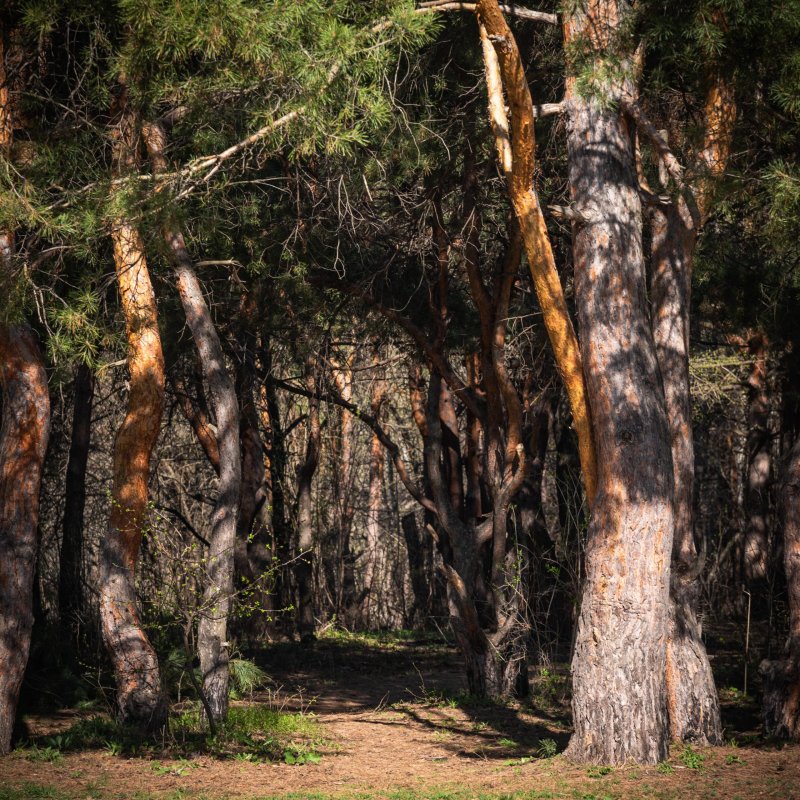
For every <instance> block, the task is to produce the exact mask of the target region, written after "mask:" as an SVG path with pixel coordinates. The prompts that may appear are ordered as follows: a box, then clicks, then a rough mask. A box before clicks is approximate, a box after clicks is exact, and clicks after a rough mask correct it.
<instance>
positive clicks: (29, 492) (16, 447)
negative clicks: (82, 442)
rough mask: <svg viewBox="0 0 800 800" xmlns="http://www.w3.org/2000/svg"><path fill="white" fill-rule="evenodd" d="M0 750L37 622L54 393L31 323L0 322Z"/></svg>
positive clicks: (6, 746)
mask: <svg viewBox="0 0 800 800" xmlns="http://www.w3.org/2000/svg"><path fill="white" fill-rule="evenodd" d="M0 389H2V393H3V405H2V428H0V665H2V666H0V755H5V754H6V753H8V751H9V750H10V748H11V734H12V730H13V727H14V717H15V715H16V710H17V701H18V699H19V691H20V687H21V686H22V679H23V676H24V674H25V665H26V664H27V661H28V652H29V650H30V643H31V629H32V627H33V576H34V572H35V567H36V550H37V529H38V522H39V488H40V485H41V478H42V465H43V463H44V456H45V451H46V450H47V440H48V437H49V434H50V396H49V394H48V388H47V374H46V372H45V369H44V362H43V361H42V356H41V353H40V352H39V346H38V345H37V343H36V339H35V337H34V335H33V332H32V331H31V330H30V328H28V327H27V325H0Z"/></svg>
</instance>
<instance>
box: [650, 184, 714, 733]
mask: <svg viewBox="0 0 800 800" xmlns="http://www.w3.org/2000/svg"><path fill="white" fill-rule="evenodd" d="M695 241H696V227H695V225H694V222H693V220H692V218H691V215H690V214H689V210H688V208H687V207H686V204H685V202H683V200H682V199H681V200H679V201H678V202H677V204H673V205H671V206H669V207H667V208H666V209H663V210H662V209H660V208H659V209H656V210H654V211H653V213H652V279H651V295H652V306H653V315H652V319H653V337H654V340H655V344H656V355H657V357H658V365H659V370H660V372H661V378H662V382H663V386H664V395H665V401H666V408H667V415H668V419H669V427H670V441H671V449H672V467H673V480H674V484H675V488H674V504H673V513H674V523H675V530H674V535H673V544H672V566H671V580H670V611H669V635H668V639H667V664H666V686H667V703H668V710H669V722H670V735H671V737H672V738H673V739H675V740H677V741H692V742H697V743H699V744H703V745H709V744H711V745H718V744H722V742H723V737H722V721H721V719H720V710H719V697H718V695H717V689H716V686H715V684H714V676H713V673H712V672H711V664H710V662H709V660H708V654H707V653H706V648H705V645H704V644H703V639H702V626H701V624H700V621H699V620H698V618H697V614H696V608H697V600H698V596H699V590H700V586H699V582H698V578H699V571H700V569H701V568H702V562H701V561H700V559H699V557H698V553H697V547H696V545H695V536H694V442H693V439H692V408H691V398H690V395H689V309H690V295H691V282H692V265H693V261H694V248H695Z"/></svg>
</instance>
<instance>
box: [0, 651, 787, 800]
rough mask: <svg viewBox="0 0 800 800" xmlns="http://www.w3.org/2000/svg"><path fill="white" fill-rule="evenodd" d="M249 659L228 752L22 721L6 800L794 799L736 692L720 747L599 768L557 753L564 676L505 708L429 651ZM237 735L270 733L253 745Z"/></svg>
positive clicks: (76, 715) (554, 676)
mask: <svg viewBox="0 0 800 800" xmlns="http://www.w3.org/2000/svg"><path fill="white" fill-rule="evenodd" d="M254 658H255V660H256V661H257V662H258V663H259V664H260V665H261V666H262V667H263V668H264V669H265V670H266V671H267V672H268V674H269V675H270V678H271V683H270V684H269V686H268V687H267V688H266V689H265V690H262V691H259V692H256V693H255V694H254V695H253V696H252V697H251V698H249V699H247V700H243V701H239V702H237V703H236V709H237V714H238V717H237V718H238V719H240V720H241V721H243V722H242V725H243V726H244V727H243V728H242V729H241V730H239V733H238V734H236V735H234V734H233V733H232V734H231V735H230V736H229V738H228V740H227V741H228V745H229V747H228V749H227V750H226V751H225V752H222V751H218V752H214V751H213V748H212V750H209V749H208V748H206V749H205V750H202V749H201V750H199V751H193V750H192V742H193V741H194V740H193V739H192V737H191V735H187V734H186V731H187V730H189V727H190V726H188V723H186V721H185V719H184V721H183V722H180V721H179V722H178V723H176V726H173V731H174V730H179V731H183V734H181V735H179V736H178V738H175V737H176V734H175V733H174V732H173V735H172V740H171V741H165V742H163V743H161V744H160V745H158V746H152V745H151V746H148V747H138V746H133V747H130V746H128V745H126V743H125V742H118V741H116V740H115V739H114V737H113V735H109V737H108V738H105V739H104V738H103V734H102V731H103V730H104V728H103V725H106V726H108V725H110V723H109V722H108V721H107V720H106V721H103V720H102V719H100V718H98V712H97V710H95V711H90V710H82V711H79V710H62V711H60V712H57V713H42V714H31V715H28V716H27V717H26V720H25V724H26V727H27V732H26V735H27V743H26V744H25V745H24V746H20V747H18V748H17V749H16V750H15V751H14V752H13V753H12V754H11V755H10V756H8V757H6V758H4V759H0V800H23V798H24V800H28V798H40V799H43V798H46V799H48V800H78V798H80V800H84V798H86V799H92V800H146V799H147V798H163V799H164V800H221V798H230V799H231V800H233V799H234V798H247V799H248V800H255V799H256V798H258V799H259V800H261V799H262V798H264V799H266V798H285V799H286V800H288V798H294V799H295V800H300V799H301V798H308V799H309V800H312V799H313V800H327V798H357V799H359V800H360V799H364V800H366V798H387V800H415V799H419V800H472V799H473V798H474V799H475V800H478V799H480V800H528V799H530V800H533V799H534V798H537V799H539V798H542V799H544V798H577V799H578V800H605V798H614V799H615V800H616V799H617V798H620V799H622V798H631V799H633V798H664V799H666V798H681V800H694V798H698V799H700V798H709V799H710V798H731V799H733V798H741V800H749V798H776V800H800V746H783V747H781V746H780V745H777V744H774V743H769V742H765V741H764V740H763V739H761V738H760V737H759V735H758V709H757V706H756V704H755V703H754V702H753V701H752V700H749V699H748V698H746V697H743V696H742V695H741V692H739V691H737V690H736V689H733V688H723V689H722V691H721V695H722V698H723V705H724V722H725V726H726V739H727V741H728V743H729V744H728V745H727V746H725V747H720V748H713V749H698V748H693V747H679V746H676V747H675V748H674V749H673V752H672V754H671V758H670V760H669V761H668V762H666V763H664V764H661V765H659V766H658V767H652V768H651V767H648V768H643V767H625V768H617V769H609V768H601V767H586V766H576V765H573V764H570V763H569V762H568V761H566V760H565V759H564V758H563V757H562V756H561V755H558V753H560V752H561V751H562V750H563V749H564V747H565V745H566V743H567V740H568V737H569V714H568V701H569V698H568V695H567V692H568V689H567V680H566V670H565V668H564V667H563V666H561V667H558V666H555V667H552V668H548V669H543V668H540V669H539V670H538V672H537V674H535V675H533V676H532V690H533V693H532V697H531V700H530V702H526V703H523V704H508V705H501V704H496V703H487V702H478V701H476V700H475V699H474V698H470V697H468V696H465V695H464V694H463V693H462V692H461V691H460V689H461V686H462V684H463V681H462V676H461V673H460V671H459V668H458V664H459V661H458V657H457V654H456V653H455V652H454V651H453V650H452V649H451V648H450V647H448V646H447V645H445V644H444V643H441V642H440V643H436V642H434V641H432V640H430V639H420V638H412V636H405V637H403V636H397V635H386V636H349V635H337V636H333V637H328V638H324V639H321V640H320V641H318V642H316V643H315V644H314V645H312V646H310V647H305V648H304V647H301V646H300V645H296V644H291V643H285V644H276V645H273V646H271V647H270V648H269V650H268V651H264V652H263V653H259V654H256V655H255V656H254ZM715 667H719V669H720V671H721V672H723V673H725V670H724V669H723V667H724V664H723V663H722V661H721V660H720V662H719V663H718V664H716V665H715ZM723 680H724V679H723ZM721 685H722V686H723V687H724V686H725V684H724V683H722V684H721ZM184 717H185V715H184ZM248 720H249V723H248V722H247V721H248ZM259 720H260V721H261V722H260V723H259ZM247 724H250V726H251V727H252V726H253V725H254V724H255V725H256V726H257V725H258V724H261V725H262V726H263V725H266V726H268V727H269V726H272V728H271V729H270V733H269V736H268V737H266V738H265V736H266V734H264V735H262V738H261V739H259V738H258V734H257V733H254V732H253V731H252V730H249V731H246V730H244V728H246V726H247ZM181 725H183V727H181ZM112 729H113V728H112ZM92 730H93V731H95V734H97V735H95V736H94V739H92V738H91V736H87V734H86V732H87V731H92ZM98 732H99V733H98ZM262 734H263V731H262ZM181 737H182V738H181ZM231 743H232V744H231ZM276 746H277V747H278V753H279V755H278V757H277V758H275V757H274V756H273V758H272V760H266V759H265V758H264V757H263V753H264V752H266V749H268V748H269V747H271V748H272V750H273V751H274V750H275V747H276ZM231 747H232V749H231ZM265 748H266V749H265ZM280 753H282V754H283V757H282V758H281V757H280ZM287 762H294V763H287Z"/></svg>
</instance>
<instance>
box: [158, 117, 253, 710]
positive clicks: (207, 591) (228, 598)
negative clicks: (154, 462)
mask: <svg viewBox="0 0 800 800" xmlns="http://www.w3.org/2000/svg"><path fill="white" fill-rule="evenodd" d="M142 133H143V138H144V140H145V143H146V145H147V149H148V153H149V155H150V159H151V161H152V163H153V168H154V170H155V171H156V172H164V171H165V170H166V169H167V167H168V164H167V161H166V156H165V149H166V133H165V131H164V129H163V128H162V127H161V126H160V125H157V124H156V125H147V126H145V128H144V130H143V131H142ZM163 235H164V241H165V243H166V245H167V248H168V250H169V253H170V256H171V258H172V261H173V264H174V268H175V278H176V282H177V285H178V294H179V295H180V298H181V304H182V305H183V310H184V313H185V314H186V323H187V325H188V326H189V330H190V331H191V334H192V338H193V339H194V343H195V347H196V348H197V352H198V354H199V356H200V364H201V366H202V369H203V373H204V375H205V378H206V381H207V382H208V388H209V390H210V392H211V401H212V403H213V408H214V417H215V419H216V422H217V435H216V442H217V448H218V452H219V486H218V494H217V502H216V504H215V506H214V513H213V514H212V516H211V537H210V542H209V544H210V546H209V551H208V556H207V564H206V585H205V588H204V591H203V610H202V614H201V616H200V622H199V623H198V627H197V649H198V654H199V656H200V670H201V672H202V674H203V692H204V694H205V699H206V701H207V709H206V710H207V711H210V713H211V715H212V722H214V723H217V722H222V721H224V720H225V718H226V716H227V714H228V683H229V680H230V672H229V668H228V662H229V658H230V654H229V652H228V647H229V644H228V623H229V618H230V612H231V606H232V604H233V568H234V554H235V548H236V531H237V519H238V515H239V493H240V490H241V482H242V465H241V461H240V453H239V406H238V403H237V401H236V390H235V388H234V385H233V381H232V380H231V377H230V375H229V374H228V370H227V368H226V365H225V353H224V352H223V350H222V343H221V342H220V339H219V334H218V333H217V329H216V328H215V327H214V321H213V319H212V318H211V312H210V310H209V308H208V305H207V304H206V301H205V298H204V297H203V289H202V287H201V286H200V281H199V280H198V279H197V275H196V273H195V271H194V264H193V263H192V258H191V256H190V255H189V251H188V249H187V248H186V243H185V241H184V238H183V234H182V233H181V232H180V230H179V229H178V228H177V227H175V226H174V225H171V224H167V225H165V227H164V230H163ZM204 705H205V704H204Z"/></svg>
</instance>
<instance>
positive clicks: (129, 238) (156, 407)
mask: <svg viewBox="0 0 800 800" xmlns="http://www.w3.org/2000/svg"><path fill="white" fill-rule="evenodd" d="M112 237H113V241H114V266H115V268H116V272H117V282H118V285H119V296H120V304H121V306H122V312H123V314H124V316H125V327H126V331H127V337H128V371H129V374H130V382H129V391H128V405H127V409H126V413H125V419H124V420H123V422H122V425H121V426H120V428H119V430H118V431H117V436H116V439H115V440H114V462H113V482H112V489H111V515H110V519H109V523H108V530H107V532H106V537H105V539H104V541H103V545H102V550H101V557H100V573H99V579H98V583H99V592H100V624H101V628H102V633H103V641H104V642H105V645H106V648H107V650H108V653H109V656H110V657H111V661H112V663H113V666H114V674H115V677H116V684H117V712H118V716H119V719H120V721H121V722H122V723H123V724H126V725H131V726H133V727H137V728H141V729H144V730H148V731H152V730H160V729H161V728H163V727H164V725H165V723H166V720H167V700H166V697H165V696H164V693H163V692H162V690H161V678H160V674H159V668H158V658H157V656H156V653H155V650H154V649H153V647H152V645H151V644H150V641H149V639H148V638H147V635H146V634H145V632H144V629H143V627H142V623H141V619H140V616H139V609H138V604H137V598H136V585H135V569H136V560H137V558H138V555H139V547H140V545H141V541H142V534H143V533H144V530H145V528H146V526H147V501H148V488H147V484H148V479H149V477H150V458H151V455H152V452H153V447H154V446H155V443H156V439H157V438H158V433H159V429H160V425H161V415H162V412H163V408H164V356H163V353H162V350H161V339H160V337H159V332H158V317H157V310H156V298H155V294H154V292H153V286H152V283H151V282H150V274H149V272H148V269H147V261H146V259H145V254H144V243H143V242H142V238H141V236H140V234H139V231H138V230H137V229H136V228H134V227H133V226H132V225H130V224H129V223H128V222H126V221H125V220H122V219H120V220H117V221H116V223H115V225H114V228H113V231H112Z"/></svg>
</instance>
